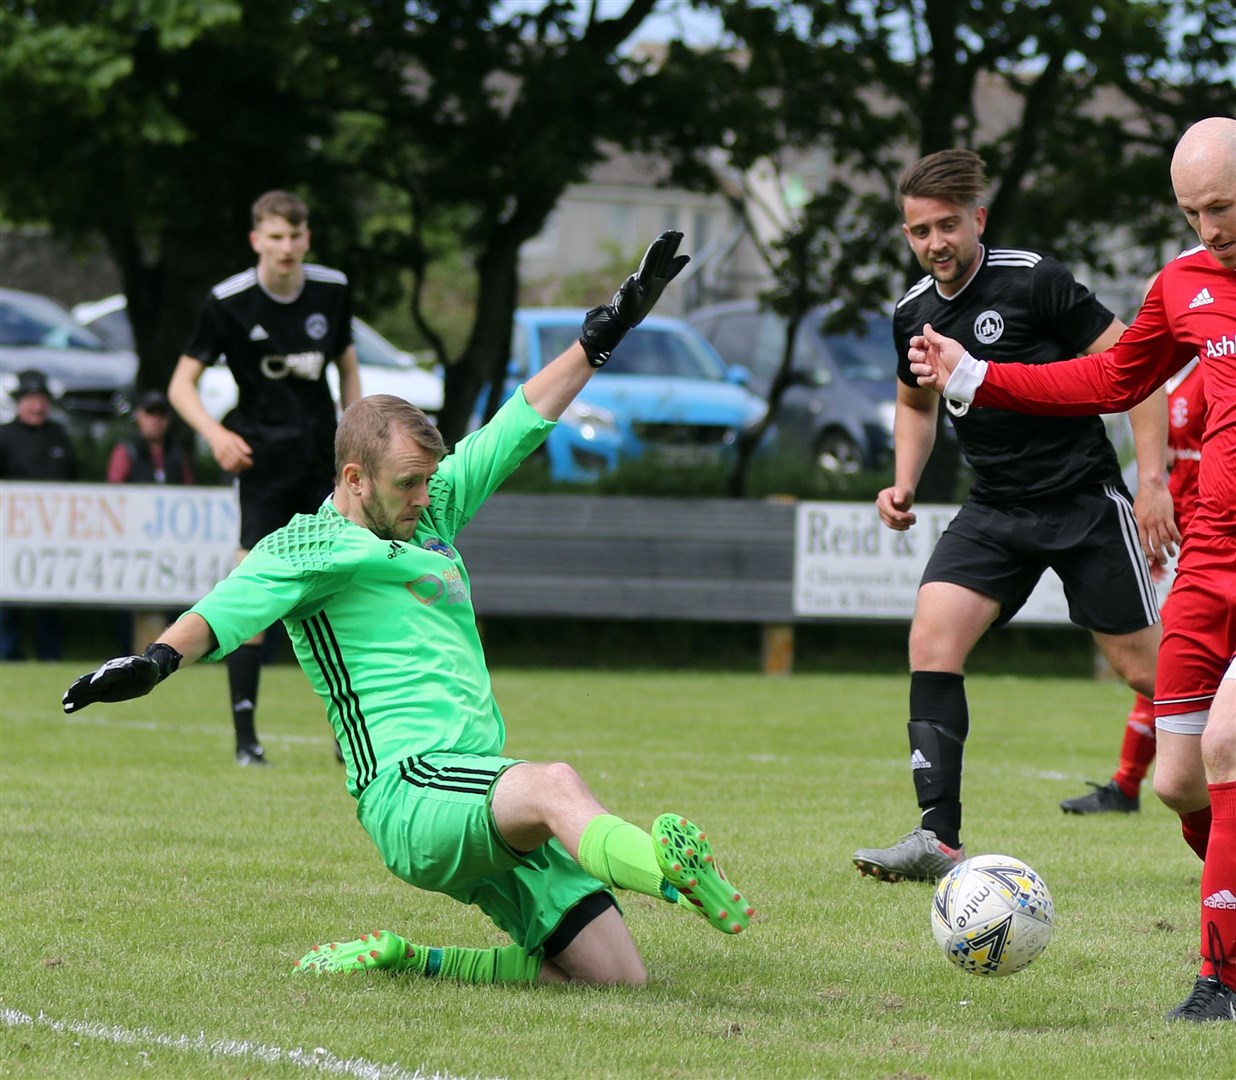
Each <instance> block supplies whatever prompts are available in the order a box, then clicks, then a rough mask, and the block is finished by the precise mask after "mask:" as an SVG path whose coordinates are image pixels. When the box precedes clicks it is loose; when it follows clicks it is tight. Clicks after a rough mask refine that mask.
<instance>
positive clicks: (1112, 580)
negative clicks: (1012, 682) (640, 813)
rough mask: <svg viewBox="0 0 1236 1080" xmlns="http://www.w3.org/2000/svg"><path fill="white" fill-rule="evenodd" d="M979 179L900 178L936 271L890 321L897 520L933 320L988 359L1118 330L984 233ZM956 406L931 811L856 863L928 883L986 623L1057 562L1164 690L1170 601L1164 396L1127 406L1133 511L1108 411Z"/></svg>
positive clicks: (904, 202) (1125, 663) (938, 577)
mask: <svg viewBox="0 0 1236 1080" xmlns="http://www.w3.org/2000/svg"><path fill="white" fill-rule="evenodd" d="M984 186H985V180H984V176H983V162H982V159H981V158H979V157H978V156H977V155H976V154H973V153H970V152H969V151H966V150H945V151H941V152H939V153H936V154H931V155H929V156H928V157H925V158H923V159H922V160H921V161H919V162H917V163H915V164H914V165H912V166H911V167H910V168H909V169H908V170H907V171H906V173H905V174H904V175H903V176H902V178H901V182H900V185H899V188H898V202H899V204H900V207H901V210H902V213H903V215H904V220H905V224H904V226H903V231H904V233H905V236H906V239H907V240H908V241H909V243H910V246H911V248H912V249H913V251H914V254H915V256H916V257H917V259H918V261H919V263H920V264H921V265H922V267H923V269H924V270H926V271H927V276H926V277H924V278H922V279H921V280H919V281H918V282H917V283H916V284H915V285H914V286H912V287H911V289H910V290H909V292H907V293H906V295H905V296H904V297H903V298H902V299H901V301H900V302H899V303H898V304H897V308H896V312H895V314H894V318H893V333H894V337H895V339H896V347H897V354H898V356H899V357H900V358H901V359H900V364H899V370H898V375H899V385H898V396H897V412H896V419H895V424H894V446H895V456H896V464H895V470H894V481H893V486H892V487H888V488H885V489H884V490H883V491H881V492H880V493H879V495H878V496H877V498H876V505H877V507H878V509H879V511H880V518H881V520H882V521H883V522H884V524H885V525H886V526H888V527H889V528H891V529H896V530H899V531H901V530H905V529H908V528H910V527H911V526H912V525H913V524H914V521H915V516H914V514H913V512H912V511H911V507H912V506H913V505H914V489H915V486H916V485H917V483H918V480H919V477H920V476H921V475H922V471H923V467H924V465H925V464H926V462H927V458H928V457H929V455H930V453H931V449H932V445H933V443H934V440H935V431H936V409H937V407H938V403H939V401H940V398H939V397H938V396H936V395H935V394H933V393H932V392H931V391H930V390H926V391H925V390H923V389H922V388H920V387H919V385H918V382H917V380H916V379H915V377H914V376H913V374H912V373H911V372H910V365H909V360H908V359H907V357H906V353H907V350H908V349H909V343H910V337H911V336H912V335H914V334H920V333H922V328H923V325H924V323H930V324H931V325H932V326H933V327H935V328H936V329H937V330H939V331H941V332H942V333H945V334H948V335H949V336H951V337H955V338H958V339H959V340H961V341H962V342H963V343H965V345H966V346H967V348H970V349H971V350H972V351H973V352H974V354H975V355H981V356H983V357H984V358H986V359H989V360H991V361H993V362H999V361H1000V360H1003V359H1007V360H1018V361H1023V362H1027V361H1029V362H1040V363H1048V362H1050V361H1052V360H1055V359H1057V358H1059V357H1060V356H1062V355H1069V356H1073V355H1077V354H1080V353H1092V352H1099V351H1101V350H1103V349H1105V348H1107V347H1108V346H1109V345H1111V344H1112V343H1113V342H1114V341H1115V340H1116V339H1117V338H1118V337H1119V336H1120V334H1121V332H1122V331H1123V330H1124V325H1123V324H1122V323H1121V322H1120V321H1119V320H1118V319H1116V318H1115V317H1114V316H1113V315H1112V313H1111V312H1110V311H1108V310H1107V308H1105V307H1104V306H1103V305H1102V304H1100V303H1099V301H1098V300H1097V299H1096V298H1095V296H1094V294H1093V293H1091V292H1090V291H1089V290H1088V289H1086V288H1085V287H1084V286H1082V285H1081V284H1079V283H1078V282H1077V281H1076V280H1075V279H1074V278H1073V275H1072V274H1070V273H1069V271H1068V270H1067V269H1065V267H1064V266H1062V265H1061V264H1060V263H1059V262H1057V261H1056V260H1055V259H1053V258H1051V257H1050V256H1048V255H1044V254H1041V253H1039V252H1036V251H1028V250H1024V249H1021V248H991V249H988V248H986V247H985V246H984V245H983V244H982V242H981V237H982V234H983V229H984V226H985V224H986V216H987V212H986V208H985V207H983V206H980V205H979V200H980V198H981V197H982V193H983V188H984ZM946 406H947V407H948V408H949V412H950V414H951V416H952V422H953V426H954V427H955V429H956V431H957V437H958V439H959V440H960V443H961V447H962V450H963V452H964V453H965V455H966V458H967V460H968V461H969V463H970V465H971V467H972V469H973V472H974V484H973V487H972V489H971V491H970V494H969V497H968V498H967V499H966V501H965V503H964V504H963V505H962V507H961V509H960V510H959V511H958V513H957V515H956V517H954V518H953V520H952V522H950V524H949V526H948V528H947V529H946V530H945V532H944V534H943V535H942V536H941V537H940V540H939V542H938V543H937V544H936V547H935V550H934V552H933V553H932V556H931V558H930V560H929V562H928V564H927V568H926V570H925V571H924V573H923V578H922V581H921V583H920V585H919V591H918V599H917V603H916V606H915V610H914V619H913V622H912V624H911V627H910V650H909V651H910V720H909V732H910V768H911V770H912V773H913V776H914V786H915V789H916V792H917V795H918V803H919V807H920V809H921V811H922V819H921V822H920V824H919V826H918V827H917V828H915V829H914V830H913V831H912V832H910V833H909V834H908V835H907V836H905V837H903V838H902V839H901V840H900V841H898V842H897V843H895V844H893V845H892V846H891V847H887V848H863V849H861V850H859V851H857V852H855V853H854V864H855V865H856V866H857V868H858V869H859V870H860V871H861V872H862V873H864V874H868V875H870V876H872V877H875V878H878V879H880V880H883V881H901V880H919V881H935V880H937V879H938V878H940V877H942V876H943V875H944V874H945V873H946V872H947V871H948V870H949V869H951V868H952V867H953V866H954V865H956V863H958V862H960V861H961V860H962V859H963V858H964V857H965V855H964V849H963V847H962V843H961V836H960V831H961V766H962V747H963V745H964V743H965V739H966V735H967V734H968V732H969V727H970V719H969V710H968V706H967V703H966V695H965V688H964V675H963V668H964V664H965V660H966V657H967V656H968V655H969V653H970V651H971V649H973V648H974V646H975V645H976V644H977V642H978V640H979V638H981V637H982V635H983V634H984V632H985V631H986V630H987V629H988V628H989V627H991V626H1002V625H1004V624H1005V623H1006V622H1008V621H1009V619H1011V618H1012V617H1013V616H1014V615H1015V614H1016V613H1017V611H1018V609H1019V608H1021V606H1022V605H1023V604H1024V603H1025V602H1026V600H1027V598H1028V597H1029V595H1030V593H1031V592H1032V591H1033V589H1034V587H1035V585H1036V584H1037V583H1038V580H1039V578H1040V577H1041V576H1042V574H1043V572H1044V570H1045V569H1047V568H1048V567H1051V568H1052V569H1053V570H1055V571H1056V573H1057V574H1058V575H1059V576H1060V578H1061V580H1062V581H1063V583H1064V589H1065V594H1066V596H1067V598H1068V603H1069V616H1070V618H1071V619H1072V620H1073V622H1074V623H1076V624H1077V625H1078V626H1082V627H1085V628H1086V629H1088V630H1090V631H1091V633H1092V634H1093V635H1094V639H1095V641H1096V643H1097V644H1098V646H1099V648H1100V649H1101V650H1102V652H1103V654H1104V655H1105V656H1106V657H1107V659H1108V661H1109V662H1110V663H1111V666H1112V667H1113V668H1114V669H1115V670H1116V672H1118V673H1119V674H1120V676H1121V677H1122V678H1123V679H1124V680H1125V681H1126V682H1127V683H1128V684H1129V685H1130V686H1131V687H1133V688H1134V689H1135V690H1137V691H1139V692H1141V693H1147V692H1149V691H1152V689H1153V686H1154V674H1155V655H1156V652H1157V650H1158V645H1159V612H1158V605H1157V603H1156V600H1155V595H1154V590H1153V588H1152V587H1151V579H1150V573H1149V567H1148V564H1147V555H1148V554H1153V555H1159V554H1162V553H1163V549H1164V547H1165V545H1166V544H1168V543H1170V542H1171V541H1172V539H1173V533H1174V525H1173V523H1172V519H1171V497H1170V495H1169V494H1168V492H1167V488H1166V485H1165V484H1164V482H1163V474H1164V465H1163V460H1164V452H1163V447H1164V446H1165V445H1166V432H1167V415H1166V403H1165V401H1164V399H1163V398H1162V397H1161V396H1156V397H1155V398H1151V399H1148V401H1146V402H1144V403H1143V404H1142V405H1140V406H1138V408H1137V409H1135V410H1133V411H1132V412H1131V413H1130V419H1131V421H1132V423H1133V427H1134V439H1135V443H1136V446H1137V450H1138V461H1139V466H1140V467H1141V471H1139V476H1140V477H1141V480H1140V487H1141V491H1140V492H1139V504H1138V514H1137V516H1136V517H1135V514H1134V508H1133V505H1132V498H1131V496H1130V495H1129V493H1128V490H1127V489H1126V488H1125V486H1124V483H1123V482H1122V480H1121V475H1120V467H1119V462H1118V460H1117V457H1116V453H1115V451H1114V450H1113V448H1112V445H1111V443H1110V442H1109V441H1108V439H1107V436H1106V433H1105V431H1104V428H1103V423H1102V421H1101V420H1100V419H1099V418H1098V417H1093V416H1085V417H1080V416H1079V417H1054V416H1052V417H1049V416H1026V415H1021V414H1019V413H1013V412H1008V411H1005V410H1003V409H981V408H970V407H968V406H962V407H960V408H958V407H955V406H954V405H953V404H952V403H951V402H946ZM1143 459H1144V460H1143ZM1155 477H1157V478H1158V484H1157V486H1156V484H1155V483H1154V479H1155ZM1139 526H1140V530H1141V535H1140V536H1139ZM1175 539H1179V537H1178V536H1175Z"/></svg>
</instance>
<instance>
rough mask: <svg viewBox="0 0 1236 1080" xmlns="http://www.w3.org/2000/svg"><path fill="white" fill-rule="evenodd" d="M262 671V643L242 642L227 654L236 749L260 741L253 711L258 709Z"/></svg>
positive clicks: (228, 683) (228, 681)
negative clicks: (248, 643)
mask: <svg viewBox="0 0 1236 1080" xmlns="http://www.w3.org/2000/svg"><path fill="white" fill-rule="evenodd" d="M261 671H262V646H261V645H242V646H241V647H240V648H239V649H237V650H236V651H235V652H232V653H229V654H228V658H227V686H228V691H229V693H230V694H231V697H232V726H233V727H234V728H235V729H236V749H237V750H239V749H240V748H241V747H242V746H253V745H254V744H255V743H257V741H258V737H257V729H256V728H255V727H254V719H253V714H254V711H255V710H256V709H257V695H258V676H259V675H260V674H261Z"/></svg>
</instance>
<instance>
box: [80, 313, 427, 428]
mask: <svg viewBox="0 0 1236 1080" xmlns="http://www.w3.org/2000/svg"><path fill="white" fill-rule="evenodd" d="M126 307H127V306H126V303H125V298H124V297H123V296H121V295H119V294H117V295H115V296H107V297H104V298H103V299H102V300H92V301H90V302H89V303H85V304H78V305H77V306H76V307H75V308H73V315H74V316H75V317H76V318H77V320H78V321H79V322H81V323H82V324H84V325H85V326H88V327H90V328H91V329H92V330H95V331H97V332H98V334H99V335H100V336H101V337H103V338H105V339H106V340H108V341H111V342H113V343H115V344H117V345H128V346H130V347H131V346H132V343H133V329H132V327H131V326H130V325H129V314H128V311H127V310H126ZM352 340H353V342H354V344H355V345H356V360H357V365H358V366H359V368H360V378H361V393H362V394H394V395H395V396H396V397H401V398H403V399H404V400H405V401H410V402H411V403H412V404H413V405H416V406H419V407H420V408H421V409H424V410H425V412H427V413H431V414H433V413H436V412H438V410H439V409H441V408H442V399H443V394H444V390H445V387H444V384H443V381H442V376H441V374H440V373H439V372H438V371H437V370H431V369H429V368H427V367H425V366H423V365H422V364H420V363H418V361H417V359H416V357H414V356H413V355H412V354H411V353H407V352H404V351H403V350H402V349H399V348H397V347H396V346H394V345H392V344H391V343H390V342H389V341H387V340H386V338H384V337H383V336H382V335H381V334H379V333H378V332H377V331H376V330H375V329H374V328H373V327H372V326H370V325H369V324H368V323H366V322H363V321H362V320H360V319H358V318H356V317H355V316H353V317H352ZM326 380H327V382H328V383H329V385H330V392H331V396H332V397H333V398H334V399H335V400H336V401H338V400H339V372H338V370H337V369H336V368H335V365H334V364H331V365H329V366H328V367H327V369H326ZM197 388H198V393H199V394H200V395H201V398H202V405H203V406H204V407H205V409H206V412H207V413H209V414H210V416H211V417H213V418H214V419H215V420H222V419H223V417H224V416H225V415H226V414H227V412H228V410H229V409H231V408H232V407H233V406H235V404H236V400H237V397H238V391H237V389H236V380H235V379H234V378H232V373H231V371H230V370H229V369H228V367H227V365H226V364H215V365H213V366H211V367H208V368H207V369H206V370H205V371H204V372H202V378H201V380H200V381H199V383H198V387H197Z"/></svg>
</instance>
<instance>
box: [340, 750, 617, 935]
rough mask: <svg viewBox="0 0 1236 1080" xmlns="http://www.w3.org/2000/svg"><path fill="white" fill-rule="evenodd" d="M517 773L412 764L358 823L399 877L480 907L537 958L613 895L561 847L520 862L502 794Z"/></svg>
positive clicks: (444, 757) (437, 757)
mask: <svg viewBox="0 0 1236 1080" xmlns="http://www.w3.org/2000/svg"><path fill="white" fill-rule="evenodd" d="M517 764H519V762H518V761H517V760H515V759H512V758H504V757H479V756H474V755H470V754H441V753H435V754H426V755H424V756H423V757H416V758H408V759H406V760H405V761H402V762H400V763H399V766H398V768H389V769H384V770H383V771H382V772H381V773H379V774H378V776H377V778H376V779H375V780H374V781H373V783H371V784H369V786H368V787H366V788H365V790H364V792H363V793H362V794H361V797H360V801H359V803H358V806H357V817H358V818H359V819H360V823H361V825H362V826H363V827H364V829H365V831H366V832H367V833H368V834H369V835H370V837H371V838H372V839H373V842H374V843H375V844H376V845H377V847H378V851H379V853H380V854H381V855H382V859H383V861H384V862H385V863H386V866H387V869H389V870H390V872H391V873H392V874H394V875H395V876H396V877H398V878H401V879H402V880H403V881H406V882H407V883H408V884H409V885H415V886H416V887H417V888H418V889H425V890H427V891H429V892H438V893H444V894H445V895H447V896H450V897H453V898H454V899H456V900H459V901H460V902H461V903H464V904H475V905H476V906H477V907H479V908H480V909H481V910H482V911H483V912H485V914H486V915H488V916H489V917H490V918H491V919H492V920H493V921H494V922H495V923H496V924H497V925H498V926H499V927H500V928H501V929H502V930H504V931H506V933H508V934H510V936H511V940H512V941H515V942H516V943H518V944H519V945H520V946H522V947H523V948H524V949H526V950H527V951H529V952H534V951H535V950H537V949H539V948H540V947H541V946H542V945H543V944H544V942H545V939H546V938H548V937H549V936H550V934H552V933H553V932H554V930H555V929H556V928H557V926H558V924H559V923H560V922H561V921H562V918H563V916H565V915H566V913H567V912H568V911H570V910H571V908H573V907H574V906H575V905H576V904H578V903H579V902H580V901H581V900H582V899H583V898H584V897H586V896H590V895H591V894H592V893H596V892H604V891H605V890H606V886H605V885H604V884H603V883H602V882H600V881H598V880H597V879H596V878H594V877H593V876H592V875H591V874H588V873H587V872H585V871H584V870H583V868H582V867H580V865H579V864H578V863H577V862H576V861H575V860H574V859H572V858H571V856H570V855H568V854H567V852H566V849H565V848H564V847H563V846H562V845H561V844H560V843H558V841H557V840H550V841H549V842H548V843H545V844H542V845H541V846H540V847H539V848H537V849H536V850H535V851H530V852H519V851H516V850H515V849H514V848H512V847H510V846H509V845H508V844H507V843H506V842H505V841H504V840H503V839H502V837H501V836H500V835H499V833H498V829H497V826H496V825H495V824H494V818H493V811H492V809H491V806H490V800H491V798H492V796H493V788H494V784H495V783H496V782H497V780H498V777H500V776H501V775H502V774H503V773H504V772H505V771H506V770H507V769H509V768H510V767H511V766H512V765H517Z"/></svg>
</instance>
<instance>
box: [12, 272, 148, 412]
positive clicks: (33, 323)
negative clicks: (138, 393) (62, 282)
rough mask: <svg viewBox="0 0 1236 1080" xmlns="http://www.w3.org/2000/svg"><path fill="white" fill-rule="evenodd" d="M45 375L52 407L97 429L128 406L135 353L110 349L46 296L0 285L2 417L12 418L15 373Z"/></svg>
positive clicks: (134, 367) (133, 377)
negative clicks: (35, 372) (33, 370)
mask: <svg viewBox="0 0 1236 1080" xmlns="http://www.w3.org/2000/svg"><path fill="white" fill-rule="evenodd" d="M27 368H37V369H38V370H39V371H41V372H43V374H44V375H46V376H47V385H48V389H49V390H51V395H52V407H53V412H54V414H55V415H56V417H57V419H59V420H62V421H63V422H65V423H66V424H67V425H68V426H69V428H70V430H72V431H74V432H77V433H86V432H89V433H92V434H98V433H99V431H100V430H101V429H102V427H103V426H105V425H106V424H107V422H108V421H110V420H111V419H113V418H114V417H115V416H117V415H119V414H120V413H122V412H125V411H126V410H127V408H128V400H129V398H130V396H131V394H132V389H133V383H134V380H135V379H136V377H137V356H136V355H135V354H134V353H133V352H132V350H129V349H114V348H110V347H109V346H108V345H107V344H106V343H104V342H103V341H102V340H101V339H100V338H99V337H98V335H97V334H94V333H92V332H91V331H90V330H89V329H87V328H86V327H84V326H82V325H80V324H79V323H78V322H76V321H75V320H74V319H73V316H72V315H70V314H69V312H68V310H67V309H66V308H64V307H63V306H61V305H60V304H58V303H56V301H55V300H52V299H51V298H50V297H47V296H41V295H39V294H38V293H30V292H22V291H20V290H18V289H5V288H0V390H3V391H4V393H3V394H0V420H2V421H6V422H7V421H8V420H11V419H12V418H13V415H14V412H15V404H14V401H13V399H12V397H11V396H10V393H9V392H10V391H12V390H13V389H14V388H15V387H16V385H17V373H18V372H19V371H24V370H26V369H27Z"/></svg>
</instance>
